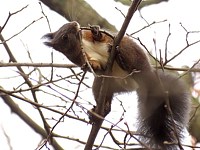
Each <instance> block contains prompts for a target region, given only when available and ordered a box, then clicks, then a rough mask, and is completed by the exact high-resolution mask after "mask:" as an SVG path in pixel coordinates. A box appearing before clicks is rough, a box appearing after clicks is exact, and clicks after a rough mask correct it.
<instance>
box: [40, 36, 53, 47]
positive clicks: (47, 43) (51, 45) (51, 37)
mask: <svg viewBox="0 0 200 150" xmlns="http://www.w3.org/2000/svg"><path fill="white" fill-rule="evenodd" d="M53 38H54V34H53V33H47V34H45V35H44V36H43V37H42V39H48V40H50V41H49V42H43V43H44V45H46V46H49V47H53V43H52V42H51V40H52V39H53Z"/></svg>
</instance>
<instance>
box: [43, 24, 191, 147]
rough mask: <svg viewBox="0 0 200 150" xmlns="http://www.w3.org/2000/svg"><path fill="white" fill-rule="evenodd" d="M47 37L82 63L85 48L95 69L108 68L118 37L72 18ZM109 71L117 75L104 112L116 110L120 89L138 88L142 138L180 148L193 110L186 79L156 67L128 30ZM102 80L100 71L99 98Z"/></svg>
mask: <svg viewBox="0 0 200 150" xmlns="http://www.w3.org/2000/svg"><path fill="white" fill-rule="evenodd" d="M44 37H46V38H48V39H49V41H47V42H44V44H45V45H47V46H49V47H52V48H54V49H55V50H57V51H59V52H61V53H63V54H64V55H65V56H66V57H67V58H68V59H69V60H70V61H71V62H73V63H74V64H76V65H78V66H80V67H82V66H83V65H85V63H86V59H85V58H84V55H83V50H84V51H85V53H86V56H87V59H88V62H89V63H90V64H91V66H92V68H93V69H94V72H95V73H97V74H100V75H103V74H104V71H105V67H106V63H107V60H108V57H109V53H110V52H109V50H110V46H111V45H112V42H113V38H112V37H111V36H109V35H107V34H105V33H103V32H101V31H99V32H98V31H95V30H81V28H80V25H79V24H78V23H77V22H75V21H73V22H69V23H67V24H65V25H63V26H62V27H61V28H60V29H59V30H58V31H56V32H53V33H48V34H46V35H45V36H44ZM110 76H113V78H110V80H109V81H108V82H109V84H108V92H107V93H106V103H108V104H109V107H108V108H106V110H105V115H104V116H106V115H107V114H108V113H109V112H110V110H111V101H112V99H113V95H114V94H115V93H124V92H131V91H134V90H136V92H137V95H138V112H139V114H138V133H140V135H141V136H140V139H141V140H142V141H144V142H145V143H146V144H147V145H149V146H150V147H151V148H155V149H167V150H170V149H173V150H174V149H178V146H177V142H178V141H179V140H178V139H181V137H182V132H183V129H184V127H186V125H187V122H188V118H189V110H190V96H189V92H188V90H187V88H186V86H185V85H184V83H183V82H182V81H181V80H180V79H178V78H177V77H175V76H174V75H172V74H169V73H166V72H164V71H159V70H156V69H154V68H153V67H152V66H151V64H150V62H149V60H148V57H147V55H146V54H145V52H144V51H143V49H142V48H141V47H140V46H139V45H138V44H136V43H135V42H134V41H133V40H132V39H131V38H130V37H128V36H124V37H123V39H122V41H121V42H120V44H119V47H118V51H117V55H116V58H115V61H114V64H113V68H112V72H111V74H110ZM101 80H102V77H98V76H97V77H95V79H94V82H93V86H92V89H93V94H94V97H95V100H97V98H98V96H99V90H100V84H101ZM96 103H97V105H98V102H96ZM170 109H171V111H170ZM171 113H172V114H171ZM177 136H178V137H177ZM177 138H178V139H177ZM166 142H167V143H168V144H166ZM169 143H171V144H169Z"/></svg>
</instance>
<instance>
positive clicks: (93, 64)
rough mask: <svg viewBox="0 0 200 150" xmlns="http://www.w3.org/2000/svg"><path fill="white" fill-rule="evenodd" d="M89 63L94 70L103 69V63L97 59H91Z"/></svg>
mask: <svg viewBox="0 0 200 150" xmlns="http://www.w3.org/2000/svg"><path fill="white" fill-rule="evenodd" d="M89 63H90V65H91V67H92V69H93V70H101V69H102V67H101V64H100V63H99V62H98V61H97V60H89Z"/></svg>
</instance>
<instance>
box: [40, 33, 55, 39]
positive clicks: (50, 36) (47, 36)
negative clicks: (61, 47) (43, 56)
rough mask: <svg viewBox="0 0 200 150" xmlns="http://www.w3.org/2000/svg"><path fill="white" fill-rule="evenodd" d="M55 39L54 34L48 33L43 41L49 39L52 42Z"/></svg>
mask: <svg viewBox="0 0 200 150" xmlns="http://www.w3.org/2000/svg"><path fill="white" fill-rule="evenodd" d="M53 37H54V33H47V34H45V35H44V36H43V37H42V39H49V40H52V39H53Z"/></svg>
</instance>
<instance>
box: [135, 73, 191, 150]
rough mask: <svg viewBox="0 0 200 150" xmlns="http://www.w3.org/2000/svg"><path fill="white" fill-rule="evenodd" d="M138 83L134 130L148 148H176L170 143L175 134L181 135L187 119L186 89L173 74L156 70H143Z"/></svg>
mask: <svg viewBox="0 0 200 150" xmlns="http://www.w3.org/2000/svg"><path fill="white" fill-rule="evenodd" d="M143 79H144V78H143ZM140 85H141V86H140V88H139V89H138V99H139V104H138V108H139V118H138V120H139V125H138V126H139V129H138V131H139V132H140V134H141V135H142V136H141V140H142V141H143V142H146V143H147V144H148V145H149V146H151V147H152V148H156V149H157V148H159V149H167V150H169V149H176V147H177V146H176V145H174V143H177V138H178V139H179V140H180V139H181V137H182V130H183V129H184V127H185V125H186V124H187V120H188V114H189V94H188V91H187V89H186V88H185V86H184V85H183V83H182V82H181V81H180V80H179V79H177V77H174V76H173V75H171V74H166V73H163V72H156V71H155V72H151V73H148V74H145V80H143V81H141V82H140ZM170 109H171V110H170ZM170 113H171V115H170ZM166 142H167V143H168V144H165V143H166Z"/></svg>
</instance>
